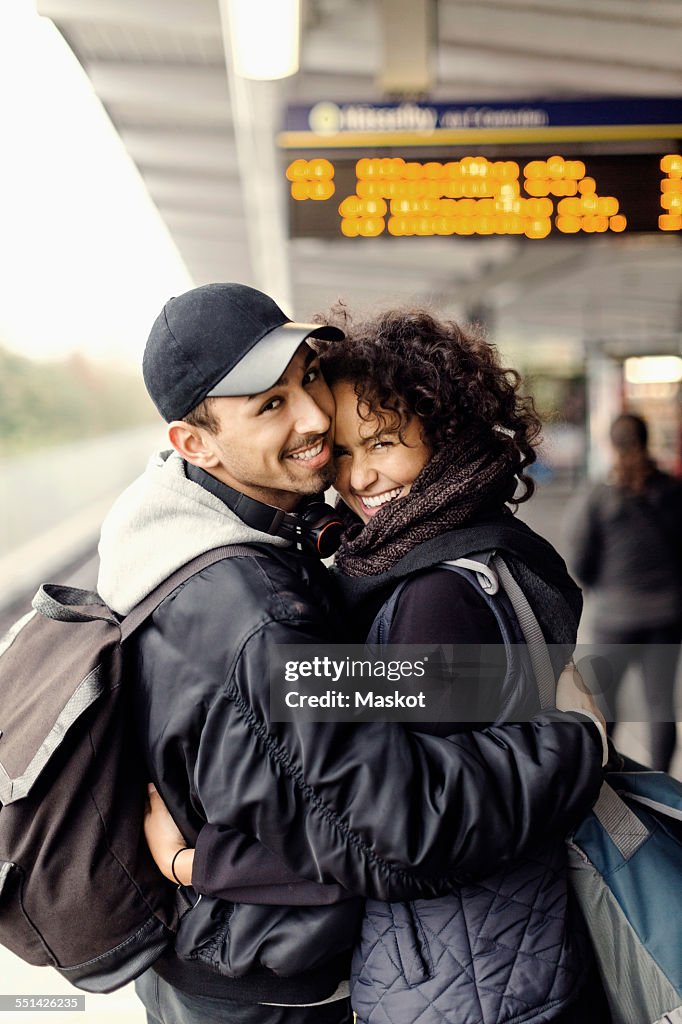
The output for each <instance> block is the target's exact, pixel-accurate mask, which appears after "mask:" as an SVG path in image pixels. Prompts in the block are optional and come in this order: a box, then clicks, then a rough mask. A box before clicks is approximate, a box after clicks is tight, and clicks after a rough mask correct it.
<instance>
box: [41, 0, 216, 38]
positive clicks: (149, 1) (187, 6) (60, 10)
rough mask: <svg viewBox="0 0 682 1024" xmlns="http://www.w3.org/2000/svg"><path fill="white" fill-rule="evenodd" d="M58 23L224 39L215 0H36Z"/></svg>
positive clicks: (42, 11) (43, 11)
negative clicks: (169, 32)
mask: <svg viewBox="0 0 682 1024" xmlns="http://www.w3.org/2000/svg"><path fill="white" fill-rule="evenodd" d="M36 7H37V10H38V14H42V15H44V16H45V17H46V18H51V19H52V20H53V21H56V22H79V21H80V22H87V23H89V24H91V25H116V26H118V27H121V26H128V27H130V28H145V29H151V30H154V29H156V30H158V31H169V30H171V31H173V32H189V33H191V34H192V35H194V36H210V37H212V38H215V39H219V38H220V20H219V18H218V11H217V8H216V4H215V0H190V2H188V0H94V2H93V0H36Z"/></svg>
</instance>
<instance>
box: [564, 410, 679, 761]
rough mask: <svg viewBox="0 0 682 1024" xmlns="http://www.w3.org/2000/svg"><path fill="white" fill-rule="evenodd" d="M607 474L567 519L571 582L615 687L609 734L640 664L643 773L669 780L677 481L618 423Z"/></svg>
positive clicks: (637, 432)
mask: <svg viewBox="0 0 682 1024" xmlns="http://www.w3.org/2000/svg"><path fill="white" fill-rule="evenodd" d="M610 439H611V446H612V449H613V464H612V468H611V472H610V474H609V476H608V478H607V480H605V481H599V482H597V483H593V484H591V485H590V486H589V487H587V488H586V489H585V490H584V491H583V492H582V493H581V494H580V495H579V497H578V498H577V499H576V501H575V502H574V504H573V505H572V506H571V508H570V510H569V515H568V516H567V517H566V529H567V534H568V541H569V551H570V554H571V557H572V561H573V563H574V567H575V573H576V575H577V576H578V578H579V579H580V581H581V582H582V583H584V584H585V586H587V587H589V588H590V589H591V590H592V592H593V597H594V602H593V607H594V615H593V620H594V622H593V640H594V642H595V644H599V645H600V647H601V646H602V645H603V649H604V651H605V652H606V656H607V658H608V661H609V664H610V668H611V678H612V682H611V685H610V687H609V691H608V693H606V694H605V697H606V698H607V701H605V703H608V712H609V714H608V717H609V719H610V721H609V728H610V730H612V729H613V725H614V722H613V719H614V717H615V714H616V706H615V703H616V698H617V694H618V691H619V689H620V684H621V683H622V681H623V677H624V675H625V672H626V669H627V668H628V666H629V665H630V664H632V663H639V666H640V668H641V675H642V683H643V687H644V695H645V700H646V719H647V721H648V724H649V763H650V764H651V767H652V768H654V769H655V770H656V771H662V772H667V771H668V770H669V769H670V764H671V762H672V759H673V755H674V753H675V745H676V741H677V726H676V724H675V717H676V716H675V680H676V671H677V662H678V658H679V647H680V640H682V532H680V521H681V520H682V481H680V480H677V479H675V477H671V476H669V475H668V473H664V472H663V471H662V470H660V469H659V468H658V466H657V465H656V463H655V461H654V460H653V459H652V458H651V455H650V453H649V448H648V429H647V424H646V422H645V420H643V419H642V418H641V417H640V416H636V415H634V414H633V413H622V414H621V415H620V416H617V417H616V418H615V419H614V421H613V423H612V424H611V429H610Z"/></svg>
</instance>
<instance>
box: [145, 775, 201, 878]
mask: <svg viewBox="0 0 682 1024" xmlns="http://www.w3.org/2000/svg"><path fill="white" fill-rule="evenodd" d="M147 795H148V799H147V807H146V810H145V814H144V834H145V838H146V840H147V845H148V847H149V849H150V851H151V855H152V857H153V858H154V861H155V863H156V866H157V867H158V869H159V870H160V871H161V872H162V874H164V875H165V876H166V878H168V879H170V881H171V882H175V883H180V884H181V885H191V884H192V865H193V863H194V850H191V849H188V848H187V843H186V842H185V839H184V836H183V835H182V832H181V831H180V829H179V828H178V826H177V825H176V824H175V822H174V821H173V819H172V817H171V816H170V813H169V811H168V808H167V807H166V805H165V803H164V802H163V800H162V799H161V797H160V796H159V794H158V792H157V790H156V786H154V785H153V784H152V783H151V782H150V783H149V785H148V786H147ZM173 871H175V874H173Z"/></svg>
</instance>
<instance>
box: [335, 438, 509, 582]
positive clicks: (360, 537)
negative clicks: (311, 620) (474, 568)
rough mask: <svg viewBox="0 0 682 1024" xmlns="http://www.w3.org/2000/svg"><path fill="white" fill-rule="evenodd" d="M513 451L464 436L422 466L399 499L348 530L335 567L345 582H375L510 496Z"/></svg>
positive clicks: (500, 445)
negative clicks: (364, 578)
mask: <svg viewBox="0 0 682 1024" xmlns="http://www.w3.org/2000/svg"><path fill="white" fill-rule="evenodd" d="M514 484H515V462H514V454H513V450H512V449H511V446H506V445H504V446H503V445H502V444H499V445H497V444H491V443H490V439H489V438H488V439H486V438H482V437H481V435H480V432H479V430H471V431H469V432H464V433H463V434H462V435H461V436H460V437H459V438H458V439H457V444H456V445H446V446H443V447H442V448H441V449H440V450H439V451H438V452H437V453H436V454H435V455H434V456H433V458H432V459H431V460H430V462H428V463H427V464H426V466H424V468H423V469H422V471H421V473H420V474H419V475H418V476H417V478H416V480H415V481H414V483H413V484H412V487H411V488H410V491H409V492H408V493H407V494H406V495H405V497H403V498H396V499H395V500H394V501H390V502H388V504H386V505H384V506H383V507H382V508H381V509H380V510H379V512H377V514H376V515H374V516H372V518H371V519H370V520H369V522H368V523H367V524H366V525H365V526H363V525H362V524H359V523H357V521H355V522H354V523H353V525H351V526H349V527H348V529H347V530H346V533H345V536H344V540H343V543H342V545H341V547H340V548H339V550H338V552H337V555H336V560H335V565H336V568H337V569H338V570H339V571H340V572H341V573H344V574H345V575H347V576H376V575H379V574H380V573H382V572H386V570H387V569H390V568H391V566H392V565H394V564H395V563H396V562H397V561H398V560H399V559H400V558H402V557H403V556H404V555H406V554H407V552H408V551H410V550H411V549H412V548H414V547H416V545H418V544H422V543H423V542H424V541H426V540H431V539H432V538H433V537H437V536H439V535H440V534H442V533H446V532H447V531H448V530H452V529H453V528H454V527H456V526H461V525H462V524H463V523H466V522H468V521H469V520H471V519H472V517H473V516H474V515H475V514H476V513H478V512H481V511H482V510H483V509H484V508H485V509H490V508H499V507H500V506H501V505H503V504H504V502H505V501H508V500H509V499H510V498H511V497H512V494H513V486H514Z"/></svg>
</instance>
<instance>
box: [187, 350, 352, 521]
mask: <svg viewBox="0 0 682 1024" xmlns="http://www.w3.org/2000/svg"><path fill="white" fill-rule="evenodd" d="M213 411H214V413H215V416H216V418H217V420H218V422H219V424H220V426H219V429H218V431H217V433H215V434H211V435H209V436H208V438H207V441H208V444H209V445H210V447H211V449H212V451H213V452H214V454H215V455H216V456H217V457H218V459H219V463H218V465H216V466H214V467H211V470H210V472H211V473H212V474H213V476H215V477H217V479H219V480H222V481H223V483H226V484H228V485H229V486H230V487H234V488H236V489H237V490H239V491H241V492H242V493H243V494H247V495H249V497H252V498H255V499H256V500H257V501H264V502H266V503H267V504H269V505H276V506H277V507H278V508H282V509H285V510H286V511H289V510H291V509H293V508H296V506H297V505H298V503H299V501H300V499H301V497H303V496H304V495H308V494H317V493H318V492H319V491H322V490H324V489H325V488H326V487H327V486H328V485H329V483H330V479H331V469H330V460H331V443H332V429H333V420H334V399H333V397H332V394H331V391H330V390H329V388H328V387H327V385H326V383H325V381H324V378H323V377H322V374H321V372H320V364H319V360H318V358H317V355H316V354H315V352H313V350H312V349H311V348H310V347H309V346H308V345H306V344H305V342H304V343H303V344H302V345H300V346H299V348H298V349H297V351H296V353H295V355H294V357H293V358H292V360H291V362H290V363H289V365H288V366H287V368H286V369H285V371H284V373H283V374H282V376H281V377H280V379H279V380H278V381H277V383H276V384H274V385H273V387H271V388H269V389H268V390H267V391H263V392H261V393H260V394H258V395H251V396H248V397H243V398H242V397H238V398H216V399H214V405H213Z"/></svg>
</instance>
